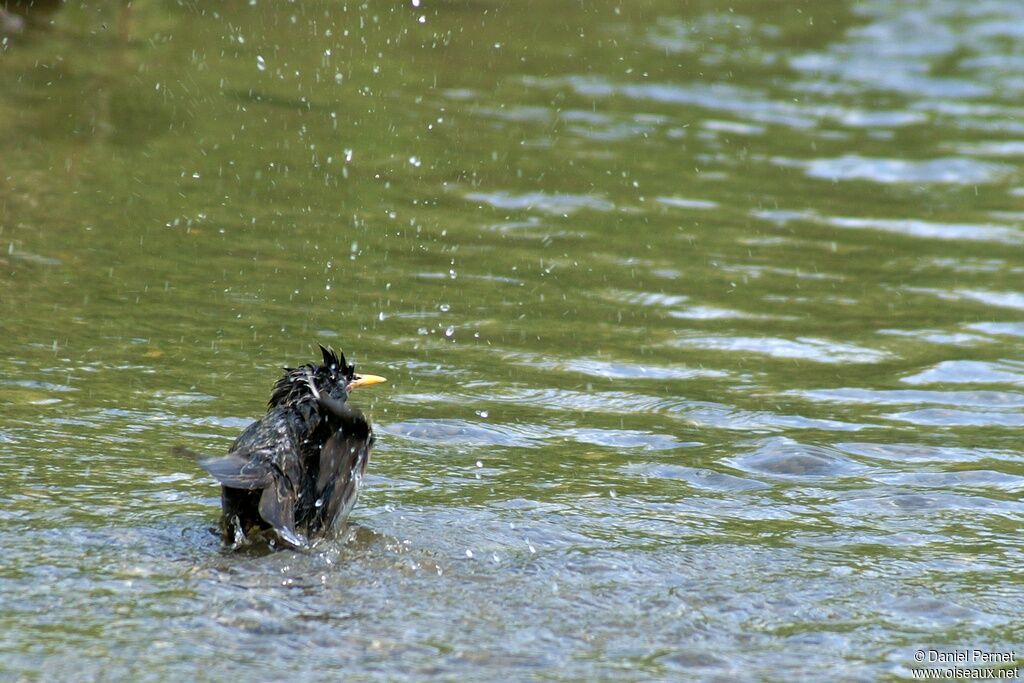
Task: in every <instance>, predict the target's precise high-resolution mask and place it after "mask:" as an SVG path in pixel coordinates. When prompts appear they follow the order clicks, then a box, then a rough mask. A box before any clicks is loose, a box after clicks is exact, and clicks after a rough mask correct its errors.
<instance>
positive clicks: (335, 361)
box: [268, 344, 356, 408]
mask: <svg viewBox="0 0 1024 683" xmlns="http://www.w3.org/2000/svg"><path fill="white" fill-rule="evenodd" d="M318 346H319V347H320V355H321V356H322V357H323V365H315V364H313V363H306V364H305V365H301V366H299V367H298V368H284V375H283V376H282V377H281V378H280V379H279V380H277V383H276V384H275V385H274V390H273V392H271V394H270V401H269V402H268V405H269V407H270V408H274V407H275V406H280V405H284V404H286V403H295V404H297V403H299V402H300V401H302V400H304V399H312V398H313V394H312V392H311V391H310V390H309V386H308V384H307V378H308V377H309V376H310V375H312V376H313V381H314V382H315V383H316V385H317V388H319V389H320V391H326V392H327V393H329V394H331V395H332V396H335V398H340V397H341V396H343V395H344V394H345V393H346V392H345V387H346V386H347V385H348V383H349V382H350V381H352V378H353V377H355V374H356V368H355V365H349V364H347V363H346V362H345V354H344V353H341V354H339V353H335V352H334V349H332V348H330V347H325V346H324V345H323V344H318Z"/></svg>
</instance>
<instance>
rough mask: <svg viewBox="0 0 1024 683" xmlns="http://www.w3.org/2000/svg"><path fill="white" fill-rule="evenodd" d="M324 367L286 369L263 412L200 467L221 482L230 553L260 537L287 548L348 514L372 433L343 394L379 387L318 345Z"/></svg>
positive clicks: (299, 544)
mask: <svg viewBox="0 0 1024 683" xmlns="http://www.w3.org/2000/svg"><path fill="white" fill-rule="evenodd" d="M320 351H321V353H322V354H323V361H324V362H323V365H314V364H312V363H307V364H306V365H303V366H301V367H299V368H285V373H284V376H283V377H281V379H279V380H278V381H277V384H276V385H274V391H273V393H272V394H271V395H270V401H269V404H268V407H267V414H266V415H264V416H263V418H262V419H260V420H259V421H257V422H253V423H252V424H251V425H249V426H248V427H247V428H246V429H245V431H243V432H242V433H241V435H239V437H238V438H237V439H235V442H234V443H233V444H232V445H231V449H230V451H229V452H228V454H227V455H226V456H224V457H223V458H210V459H206V460H201V461H200V462H199V464H200V465H202V467H203V468H204V469H205V470H206V471H207V472H209V473H210V474H212V475H213V477H214V478H215V479H216V480H217V481H219V482H220V483H221V506H222V508H223V511H224V513H223V516H222V517H221V531H222V534H223V538H224V542H225V543H228V544H232V545H234V546H235V547H238V546H241V545H245V544H247V543H249V542H251V541H253V540H255V539H257V538H260V537H263V536H266V537H269V538H268V540H269V541H271V542H272V543H273V541H274V540H275V539H277V540H279V541H280V543H281V544H283V545H285V546H289V547H292V548H306V547H308V546H309V539H310V538H312V537H315V536H318V535H322V534H324V533H326V532H327V531H329V530H330V529H331V528H332V527H334V526H335V525H337V524H340V523H341V522H343V521H344V520H345V518H346V517H347V516H348V513H349V512H351V510H352V507H353V506H354V505H355V502H356V497H357V496H358V495H359V485H360V483H361V481H362V478H363V473H364V472H365V471H366V464H367V462H368V461H369V459H370V449H371V448H372V447H373V440H374V437H373V430H372V429H371V427H370V423H369V422H368V421H367V419H366V418H365V417H363V414H362V413H361V412H360V411H359V410H357V409H355V408H352V407H350V406H348V405H346V404H345V401H346V400H347V399H348V395H349V392H350V391H352V390H353V389H356V388H358V387H365V386H370V385H372V384H379V383H380V382H383V381H385V380H384V378H383V377H378V376H376V375H357V374H356V372H355V366H354V365H347V364H346V363H345V356H344V354H342V355H341V357H340V358H339V357H338V355H337V354H335V353H334V351H333V350H331V349H329V348H324V347H323V346H322V345H321V346H320Z"/></svg>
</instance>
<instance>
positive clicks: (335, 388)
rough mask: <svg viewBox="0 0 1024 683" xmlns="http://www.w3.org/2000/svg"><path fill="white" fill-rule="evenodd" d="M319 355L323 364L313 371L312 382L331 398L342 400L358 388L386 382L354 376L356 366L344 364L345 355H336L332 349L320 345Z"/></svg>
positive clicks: (376, 377)
mask: <svg viewBox="0 0 1024 683" xmlns="http://www.w3.org/2000/svg"><path fill="white" fill-rule="evenodd" d="M320 353H321V354H322V355H323V358H324V363H323V365H321V366H320V367H318V368H315V370H314V381H315V382H316V386H317V388H318V389H319V390H320V391H325V392H327V393H328V394H330V395H331V396H332V397H333V398H336V399H339V400H344V399H345V398H347V397H348V395H349V393H350V392H351V391H353V390H354V389H359V388H360V387H368V386H372V385H374V384H380V383H381V382H386V381H387V380H385V379H384V378H383V377H380V376H379V375H359V374H356V366H355V365H354V364H348V363H346V362H345V354H344V353H342V354H337V353H335V352H334V349H332V348H330V347H325V346H324V345H323V344H320Z"/></svg>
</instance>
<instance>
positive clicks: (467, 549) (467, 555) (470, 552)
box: [466, 548, 473, 559]
mask: <svg viewBox="0 0 1024 683" xmlns="http://www.w3.org/2000/svg"><path fill="white" fill-rule="evenodd" d="M466 557H468V558H470V559H472V558H473V551H472V550H470V549H469V548H466Z"/></svg>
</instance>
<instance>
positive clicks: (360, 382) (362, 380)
mask: <svg viewBox="0 0 1024 683" xmlns="http://www.w3.org/2000/svg"><path fill="white" fill-rule="evenodd" d="M381 382H387V380H386V379H384V378H383V377H380V376H379V375H356V376H355V377H354V378H352V381H351V382H349V383H348V390H349V391H352V390H353V389H358V388H359V387H368V386H372V385H374V384H380V383H381Z"/></svg>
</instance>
